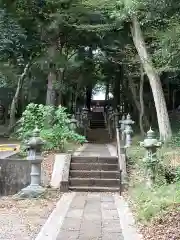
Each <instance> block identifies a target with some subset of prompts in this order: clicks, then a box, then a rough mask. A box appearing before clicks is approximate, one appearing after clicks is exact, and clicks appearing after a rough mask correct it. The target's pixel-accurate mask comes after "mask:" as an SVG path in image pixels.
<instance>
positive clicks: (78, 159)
mask: <svg viewBox="0 0 180 240" xmlns="http://www.w3.org/2000/svg"><path fill="white" fill-rule="evenodd" d="M71 163H89V164H91V163H108V164H118V159H117V157H111V156H109V157H84V156H72V159H71Z"/></svg>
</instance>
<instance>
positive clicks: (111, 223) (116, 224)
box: [102, 219, 121, 233]
mask: <svg viewBox="0 0 180 240" xmlns="http://www.w3.org/2000/svg"><path fill="white" fill-rule="evenodd" d="M119 232H121V226H120V221H119V220H104V219H103V221H102V233H119Z"/></svg>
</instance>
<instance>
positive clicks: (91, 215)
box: [83, 212, 101, 221]
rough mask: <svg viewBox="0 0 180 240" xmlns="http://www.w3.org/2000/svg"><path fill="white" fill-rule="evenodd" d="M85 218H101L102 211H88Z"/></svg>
mask: <svg viewBox="0 0 180 240" xmlns="http://www.w3.org/2000/svg"><path fill="white" fill-rule="evenodd" d="M83 219H85V220H92V221H93V220H101V212H100V213H98V212H97V213H86V214H84V216H83Z"/></svg>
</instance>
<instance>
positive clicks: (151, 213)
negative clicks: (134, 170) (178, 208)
mask: <svg viewBox="0 0 180 240" xmlns="http://www.w3.org/2000/svg"><path fill="white" fill-rule="evenodd" d="M179 184H180V182H177V183H176V184H170V185H162V186H157V187H154V188H153V189H152V190H150V189H148V188H147V187H146V186H145V185H144V184H136V185H135V187H134V188H133V189H130V192H129V193H130V196H131V198H132V201H133V204H134V207H136V213H137V218H138V220H139V221H141V222H148V221H150V220H152V218H154V217H156V216H158V215H161V214H163V213H164V212H165V211H167V210H168V208H169V207H173V206H174V205H176V204H179V203H180V188H179Z"/></svg>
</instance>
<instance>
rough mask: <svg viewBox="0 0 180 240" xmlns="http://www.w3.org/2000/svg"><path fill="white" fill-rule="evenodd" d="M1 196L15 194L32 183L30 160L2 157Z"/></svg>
mask: <svg viewBox="0 0 180 240" xmlns="http://www.w3.org/2000/svg"><path fill="white" fill-rule="evenodd" d="M0 168H1V170H0V196H3V195H13V194H15V193H17V192H18V191H20V190H21V189H22V188H23V187H26V186H27V185H29V184H30V171H31V169H30V162H29V161H27V160H22V159H7V158H6V159H0Z"/></svg>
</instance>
